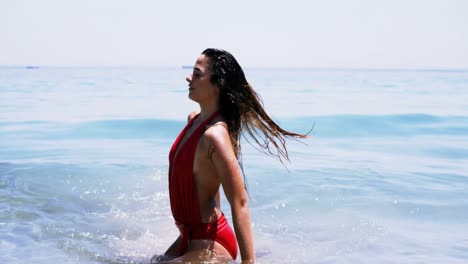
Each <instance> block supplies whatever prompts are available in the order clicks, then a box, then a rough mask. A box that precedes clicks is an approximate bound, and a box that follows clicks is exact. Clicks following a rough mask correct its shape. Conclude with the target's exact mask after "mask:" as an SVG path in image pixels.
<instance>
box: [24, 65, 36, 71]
mask: <svg viewBox="0 0 468 264" xmlns="http://www.w3.org/2000/svg"><path fill="white" fill-rule="evenodd" d="M25 68H26V69H28V70H35V69H39V67H38V66H26V67H25Z"/></svg>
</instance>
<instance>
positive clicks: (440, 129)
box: [281, 114, 468, 137]
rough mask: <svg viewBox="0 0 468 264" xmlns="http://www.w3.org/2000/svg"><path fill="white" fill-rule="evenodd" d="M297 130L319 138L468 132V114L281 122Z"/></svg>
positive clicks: (360, 117) (362, 116)
mask: <svg viewBox="0 0 468 264" xmlns="http://www.w3.org/2000/svg"><path fill="white" fill-rule="evenodd" d="M281 125H283V126H284V127H285V128H287V129H290V130H294V131H299V132H302V131H308V130H307V129H310V128H313V129H312V131H311V134H312V135H313V136H320V137H400V136H427V135H455V136H458V135H468V116H435V115H427V114H398V115H332V116H311V117H298V118H289V119H285V120H283V122H281Z"/></svg>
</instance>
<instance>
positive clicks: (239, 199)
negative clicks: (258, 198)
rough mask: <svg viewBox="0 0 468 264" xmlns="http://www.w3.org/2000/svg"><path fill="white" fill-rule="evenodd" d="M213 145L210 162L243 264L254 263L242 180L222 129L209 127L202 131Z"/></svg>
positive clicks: (230, 146)
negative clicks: (228, 207)
mask: <svg viewBox="0 0 468 264" xmlns="http://www.w3.org/2000/svg"><path fill="white" fill-rule="evenodd" d="M205 135H206V137H207V138H208V142H209V144H211V145H212V146H213V148H212V150H213V152H212V155H211V159H212V161H213V164H214V166H215V168H216V172H217V174H218V175H219V178H220V181H221V184H222V186H223V189H224V193H225V195H226V198H227V199H228V201H229V203H230V205H231V211H232V218H233V222H234V230H235V233H236V238H237V242H238V244H239V249H240V254H241V257H242V262H243V263H254V262H255V251H254V243H253V235H252V228H251V222H250V213H249V205H248V197H247V193H246V191H245V189H244V181H243V178H242V174H241V171H240V168H239V165H238V162H237V158H236V156H235V154H234V150H233V148H232V144H231V140H230V138H229V134H228V131H227V130H226V128H225V127H224V126H212V127H210V129H208V130H207V131H206V132H205Z"/></svg>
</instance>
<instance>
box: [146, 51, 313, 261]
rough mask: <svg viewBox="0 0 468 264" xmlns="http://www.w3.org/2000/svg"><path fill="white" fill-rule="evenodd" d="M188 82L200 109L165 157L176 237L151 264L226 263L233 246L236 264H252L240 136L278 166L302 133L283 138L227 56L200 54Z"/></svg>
mask: <svg viewBox="0 0 468 264" xmlns="http://www.w3.org/2000/svg"><path fill="white" fill-rule="evenodd" d="M186 80H187V82H188V83H189V98H190V99H191V100H193V101H195V102H197V103H198V104H199V105H200V111H199V112H198V113H195V112H193V113H191V114H190V115H189V118H188V124H187V126H186V127H185V128H184V129H183V130H182V132H181V133H180V135H179V136H178V138H177V139H176V140H175V142H174V145H173V146H172V149H171V151H170V154H169V196H170V201H171V210H172V214H173V216H174V219H175V221H176V225H177V227H178V228H179V231H180V235H179V237H178V238H177V239H176V240H175V241H174V243H173V244H172V245H171V246H170V247H169V249H168V250H167V251H166V253H165V254H164V255H162V256H157V257H155V258H154V259H153V260H152V262H156V263H180V262H193V261H207V260H208V261H211V260H218V261H223V260H232V259H236V258H237V251H238V248H237V244H238V245H239V251H240V255H241V258H242V263H254V262H255V252H254V243H253V237H252V228H251V223H250V214H249V207H248V199H247V194H246V190H245V185H244V181H243V177H242V173H241V167H240V166H239V162H238V159H239V158H240V155H241V152H240V150H241V145H240V135H241V133H242V132H247V133H248V134H249V135H250V136H252V138H253V139H254V140H255V142H256V143H257V144H259V145H260V146H261V147H262V148H263V149H265V150H266V151H267V152H268V153H270V154H272V155H274V156H276V157H278V158H279V159H280V160H282V158H285V159H288V153H287V150H286V146H285V137H299V138H304V137H306V135H302V134H296V133H292V132H288V131H286V130H284V129H282V128H281V127H279V126H278V125H277V124H276V123H275V122H273V120H271V118H270V117H269V116H268V115H267V113H266V112H265V110H264V109H263V106H262V104H261V103H260V99H259V97H258V95H257V94H256V93H255V91H254V90H253V89H252V87H251V86H250V85H249V83H248V82H247V80H246V78H245V75H244V72H243V70H242V68H241V67H240V65H239V64H238V62H237V61H236V59H235V58H234V57H233V56H232V55H231V54H230V53H229V52H227V51H224V50H219V49H206V50H205V51H203V53H202V54H201V55H200V57H199V58H198V59H197V61H196V63H195V66H194V68H193V72H192V73H191V75H189V76H188V77H187V78H186ZM271 145H272V146H273V148H271V147H270V146H271ZM221 185H222V187H223V190H224V193H225V195H226V198H227V200H228V201H229V203H230V205H231V211H232V220H233V224H234V230H235V234H234V232H233V230H232V229H231V227H230V226H229V224H228V223H227V221H226V218H225V217H224V215H223V213H222V212H221V209H220V193H219V190H220V186H221Z"/></svg>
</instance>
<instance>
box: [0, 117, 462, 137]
mask: <svg viewBox="0 0 468 264" xmlns="http://www.w3.org/2000/svg"><path fill="white" fill-rule="evenodd" d="M277 121H278V124H280V125H281V126H282V127H284V128H285V129H287V130H290V131H295V132H298V133H307V132H308V131H310V130H311V129H312V130H311V136H316V137H344V138H346V137H403V136H427V135H435V136H439V135H447V136H465V135H468V116H435V115H427V114H398V115H328V116H306V117H294V118H291V117H288V118H278V119H277ZM185 124H186V122H184V121H180V120H163V119H125V120H98V121H87V122H81V123H60V122H46V121H44V122H41V121H31V122H0V137H2V138H5V139H6V138H18V137H21V138H33V139H54V138H57V139H80V138H84V139H88V138H108V139H139V138H142V139H147V138H164V139H166V138H169V139H174V137H175V136H177V134H178V133H179V132H180V131H181V129H182V128H183V127H184V125H185Z"/></svg>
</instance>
